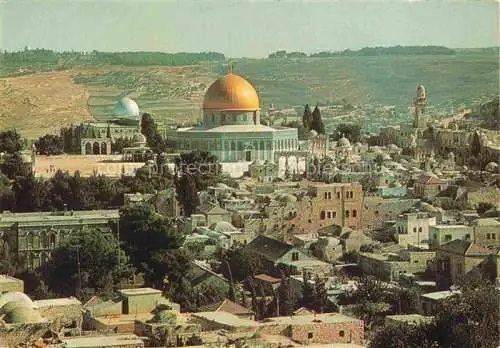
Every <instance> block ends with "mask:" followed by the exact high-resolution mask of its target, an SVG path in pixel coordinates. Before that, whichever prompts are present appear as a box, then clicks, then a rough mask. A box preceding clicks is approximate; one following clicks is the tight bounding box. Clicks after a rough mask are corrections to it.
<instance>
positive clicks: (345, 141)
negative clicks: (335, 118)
mask: <svg viewBox="0 0 500 348" xmlns="http://www.w3.org/2000/svg"><path fill="white" fill-rule="evenodd" d="M337 146H342V147H349V146H351V142H350V141H349V139H347V138H346V137H344V136H343V135H342V138H340V139H339V141H338V142H337Z"/></svg>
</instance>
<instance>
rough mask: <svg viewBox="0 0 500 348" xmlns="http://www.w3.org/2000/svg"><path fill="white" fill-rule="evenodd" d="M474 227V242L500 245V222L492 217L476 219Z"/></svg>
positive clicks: (473, 223)
mask: <svg viewBox="0 0 500 348" xmlns="http://www.w3.org/2000/svg"><path fill="white" fill-rule="evenodd" d="M471 226H472V228H473V229H474V243H476V244H481V245H485V246H488V247H490V246H492V247H500V222H499V221H498V220H495V219H492V218H484V219H476V220H474V221H472V224H471Z"/></svg>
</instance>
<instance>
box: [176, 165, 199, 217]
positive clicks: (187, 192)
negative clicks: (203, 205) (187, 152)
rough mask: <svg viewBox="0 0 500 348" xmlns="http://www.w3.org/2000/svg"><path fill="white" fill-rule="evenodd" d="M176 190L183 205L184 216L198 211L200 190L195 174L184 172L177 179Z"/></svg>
mask: <svg viewBox="0 0 500 348" xmlns="http://www.w3.org/2000/svg"><path fill="white" fill-rule="evenodd" d="M175 191H176V193H177V199H178V200H179V203H180V204H181V206H182V212H183V213H184V216H187V217H189V216H191V214H193V213H195V212H196V208H197V207H198V206H199V205H200V198H199V197H198V190H197V188H196V179H195V177H194V175H191V174H183V175H182V176H181V177H180V178H179V179H177V180H176V185H175Z"/></svg>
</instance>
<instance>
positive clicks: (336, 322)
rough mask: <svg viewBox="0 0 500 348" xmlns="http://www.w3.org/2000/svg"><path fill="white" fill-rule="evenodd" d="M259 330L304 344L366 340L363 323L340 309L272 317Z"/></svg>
mask: <svg viewBox="0 0 500 348" xmlns="http://www.w3.org/2000/svg"><path fill="white" fill-rule="evenodd" d="M260 332H262V333H265V334H269V335H282V336H286V337H289V338H290V339H292V340H293V341H295V342H298V343H299V344H303V345H312V344H335V343H354V344H362V343H363V342H364V323H363V321H362V320H360V319H357V318H352V317H348V316H346V315H343V314H339V313H323V314H312V315H297V316H287V317H271V318H268V319H266V321H265V322H264V323H262V326H261V327H260Z"/></svg>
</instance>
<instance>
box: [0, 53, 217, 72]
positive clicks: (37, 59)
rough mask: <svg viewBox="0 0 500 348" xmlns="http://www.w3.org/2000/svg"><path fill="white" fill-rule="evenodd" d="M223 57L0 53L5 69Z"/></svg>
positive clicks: (173, 62) (191, 61)
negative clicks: (12, 67) (7, 67)
mask: <svg viewBox="0 0 500 348" xmlns="http://www.w3.org/2000/svg"><path fill="white" fill-rule="evenodd" d="M225 59H226V58H225V56H224V54H222V53H218V52H178V53H165V52H147V51H141V52H101V51H96V50H94V51H92V52H67V51H66V52H56V51H53V50H47V49H28V48H26V49H24V50H22V51H13V52H7V51H3V52H0V60H1V61H2V64H4V65H5V66H17V67H20V66H21V67H28V68H43V67H52V68H70V67H75V66H82V65H83V66H99V65H104V64H107V65H134V66H148V65H169V66H175V65H192V64H198V63H200V62H205V61H224V60H225Z"/></svg>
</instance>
